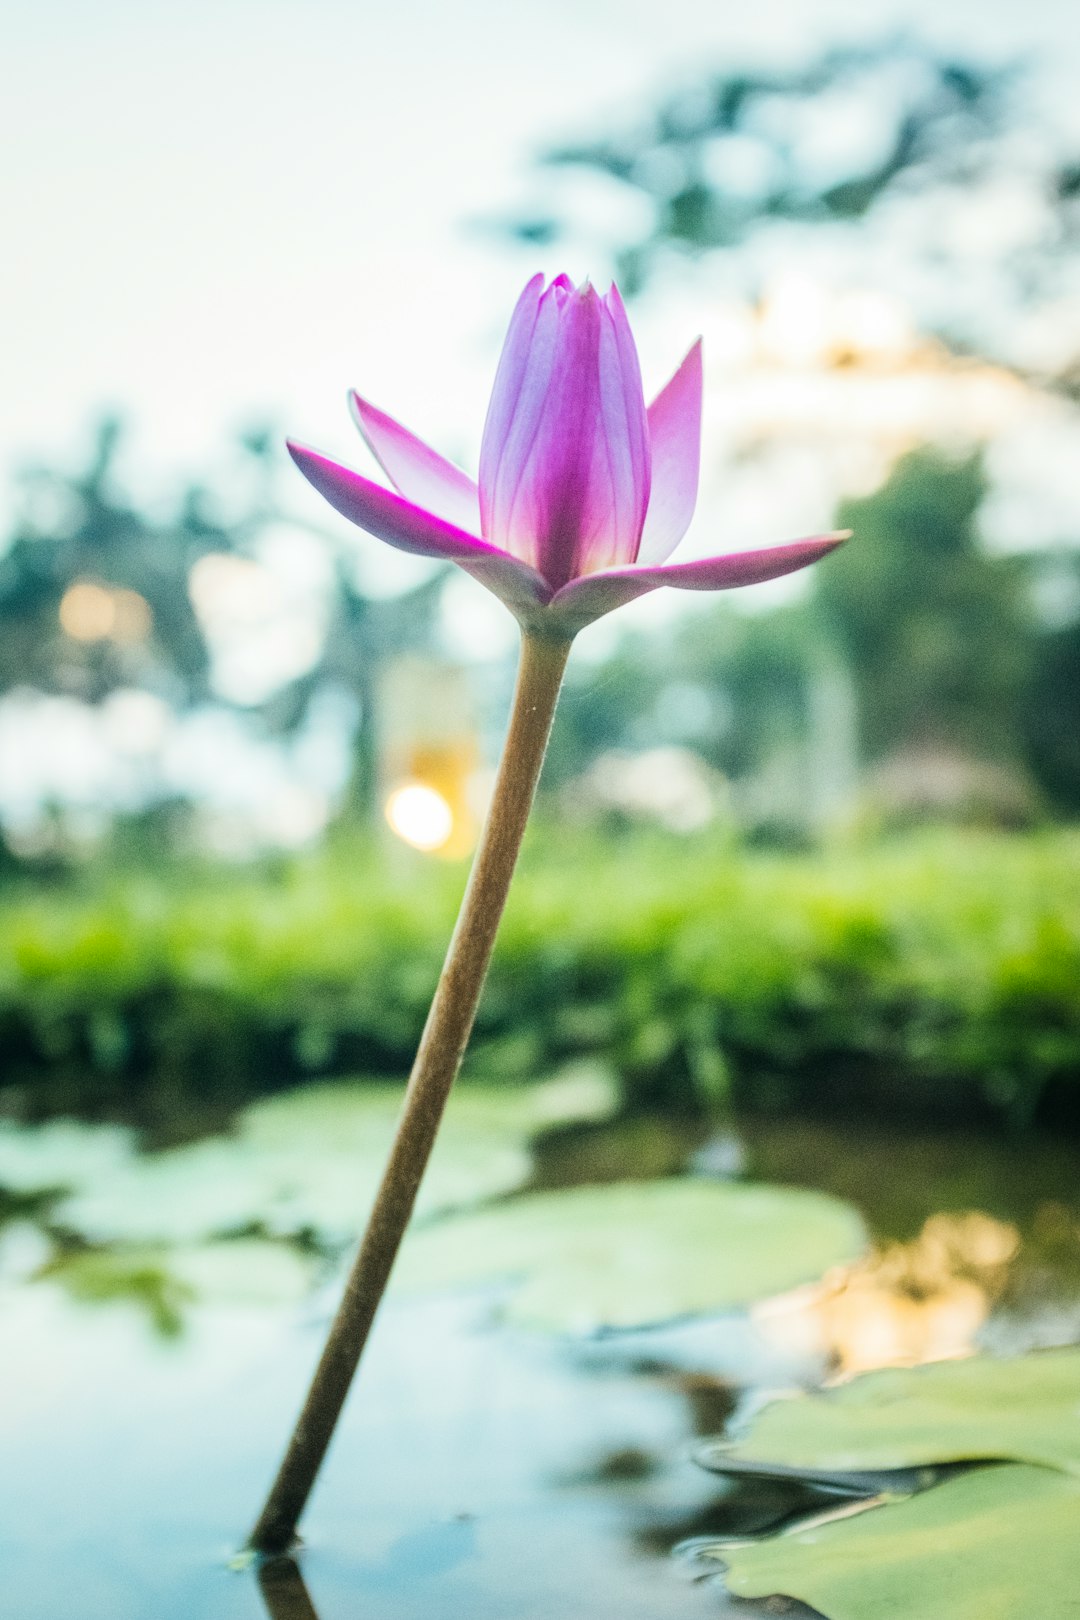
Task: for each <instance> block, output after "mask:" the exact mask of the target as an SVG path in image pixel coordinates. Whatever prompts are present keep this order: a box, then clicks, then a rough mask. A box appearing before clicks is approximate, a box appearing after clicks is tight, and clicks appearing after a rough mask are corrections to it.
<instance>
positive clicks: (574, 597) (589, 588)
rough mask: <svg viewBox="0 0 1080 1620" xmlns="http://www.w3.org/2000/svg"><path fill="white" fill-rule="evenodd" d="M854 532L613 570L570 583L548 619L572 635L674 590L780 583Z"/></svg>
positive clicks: (549, 609) (556, 598)
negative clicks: (651, 594)
mask: <svg viewBox="0 0 1080 1620" xmlns="http://www.w3.org/2000/svg"><path fill="white" fill-rule="evenodd" d="M849 533H850V531H849V530H843V531H839V532H837V533H835V534H820V535H814V536H813V537H811V538H810V539H807V540H791V541H789V542H788V544H787V545H783V546H767V547H765V548H764V549H762V550H760V551H733V552H729V553H728V554H727V555H725V556H723V557H704V558H702V559H701V561H699V562H685V563H667V564H665V565H664V566H662V567H659V568H609V569H607V570H606V571H605V572H604V573H602V574H589V575H587V576H586V577H585V578H584V579H575V580H571V581H570V583H569V584H568V585H564V586H563V588H562V590H560V591H556V593H555V595H554V596H553V597H552V599H551V601H550V603H549V604H548V607H547V610H546V615H545V616H550V618H551V619H552V620H556V619H557V620H558V622H559V625H560V626H565V628H566V631H567V633H568V634H570V635H575V634H576V633H577V631H579V630H581V629H584V627H585V625H587V624H591V623H592V621H593V620H594V619H599V618H601V617H602V616H603V615H604V614H605V613H610V612H611V610H612V608H617V607H622V606H623V604H624V603H626V602H632V601H633V600H634V598H635V597H637V596H644V595H645V594H646V593H647V592H648V591H655V590H656V589H657V588H658V587H659V586H661V585H671V586H673V587H674V588H675V589H676V590H682V591H729V590H733V589H734V588H735V587H736V586H739V585H760V584H761V583H763V581H765V580H767V579H779V578H780V576H781V575H782V574H793V573H794V572H795V571H796V569H799V568H806V567H807V566H808V565H809V564H810V563H813V562H817V561H818V559H819V558H821V557H825V556H827V555H828V553H829V552H830V551H833V550H835V548H836V547H837V546H838V545H840V544H842V542H843V541H844V540H846V539H847V538H848V535H849Z"/></svg>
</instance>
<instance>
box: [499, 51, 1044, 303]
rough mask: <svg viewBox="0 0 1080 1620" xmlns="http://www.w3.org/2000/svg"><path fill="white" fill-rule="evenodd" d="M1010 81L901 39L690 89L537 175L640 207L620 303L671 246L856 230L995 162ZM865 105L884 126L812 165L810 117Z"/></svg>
mask: <svg viewBox="0 0 1080 1620" xmlns="http://www.w3.org/2000/svg"><path fill="white" fill-rule="evenodd" d="M1014 77H1015V75H1014V74H1013V73H1010V72H1008V71H1006V70H1002V69H989V68H985V67H981V66H975V65H973V64H971V63H961V62H957V61H955V60H953V59H950V58H943V57H935V56H934V55H933V54H932V53H931V52H929V51H927V50H924V49H922V48H920V47H918V46H917V45H915V44H913V43H911V42H909V41H906V40H903V39H893V40H886V41H884V42H881V43H876V44H869V45H846V46H841V47H837V48H834V49H830V50H826V51H823V52H821V53H820V55H818V56H817V58H816V59H814V60H812V61H810V62H809V63H807V64H806V65H805V66H803V67H796V68H786V69H778V70H775V71H763V72H749V71H737V72H733V73H723V74H716V75H712V76H705V77H702V78H701V79H700V80H698V81H697V82H694V83H690V84H688V85H686V86H684V87H683V88H682V89H680V90H679V91H678V92H676V93H675V94H674V95H672V96H670V97H668V98H667V99H666V100H665V101H663V102H662V103H661V104H660V106H659V107H658V108H657V110H656V112H655V113H654V114H653V115H652V116H651V117H646V118H644V119H642V120H640V121H638V122H637V123H636V124H632V125H629V124H628V125H627V127H626V128H624V129H622V130H620V131H619V132H617V133H616V134H613V135H607V136H601V137H599V138H598V139H594V140H583V141H570V142H563V143H559V144H557V145H554V146H552V147H551V148H549V149H548V150H547V151H546V152H545V153H544V154H543V155H542V157H541V163H542V165H544V166H545V167H547V168H549V169H555V170H558V169H569V168H576V169H583V170H587V171H592V172H593V173H596V174H600V175H604V176H606V177H608V178H610V179H612V180H615V181H618V182H620V183H621V184H622V185H625V186H627V187H629V188H631V189H632V190H633V191H634V192H635V193H637V194H638V196H640V197H641V198H642V199H643V200H645V201H646V202H647V204H648V211H649V213H650V215H651V222H650V225H649V227H648V229H647V230H646V232H645V233H644V234H643V235H642V236H640V237H639V239H638V240H637V241H635V242H631V243H626V244H620V246H619V249H618V255H617V256H618V265H619V275H620V279H621V281H622V283H623V286H624V289H625V290H627V291H629V292H634V291H637V290H638V289H639V288H640V287H641V286H642V285H643V283H644V282H645V281H646V280H647V279H648V278H649V276H650V275H651V274H652V273H653V272H654V270H655V269H656V267H657V261H658V260H659V258H660V257H661V256H662V255H663V254H664V253H665V252H666V251H667V250H668V249H669V248H670V247H672V246H675V247H677V248H680V249H683V250H685V251H690V252H695V253H698V252H702V251H708V250H710V249H716V248H732V247H736V246H738V245H740V244H742V243H744V242H746V241H747V240H748V238H749V237H751V236H752V235H753V234H754V233H755V232H756V231H758V230H760V229H761V227H762V226H763V225H766V224H768V223H770V222H775V221H788V222H794V223H797V224H802V225H812V226H820V225H822V224H825V223H828V222H830V221H831V222H849V221H852V220H860V219H862V218H864V217H865V216H866V215H867V214H868V213H870V211H871V210H872V209H874V208H875V207H876V206H878V205H879V204H881V203H883V202H884V201H885V200H886V199H887V198H888V197H889V196H890V195H891V194H895V193H898V192H899V191H900V190H902V189H903V188H907V187H910V186H911V185H912V184H913V183H914V184H917V185H918V186H919V187H921V188H928V187H929V186H931V185H936V184H942V183H946V182H954V181H960V180H963V182H964V183H965V184H970V183H971V182H972V179H973V178H974V177H975V176H976V175H980V176H981V175H982V174H984V173H985V172H986V168H987V165H988V164H989V163H990V162H992V161H993V158H994V156H995V155H996V154H995V153H994V151H993V149H992V146H991V145H989V144H988V142H989V138H990V137H993V136H996V135H1000V133H1001V132H1002V130H1003V129H1004V128H1005V127H1006V126H1007V123H1008V117H1009V114H1008V102H1007V92H1008V90H1009V88H1010V86H1011V84H1012V82H1013V80H1014ZM883 92H884V93H883ZM867 99H869V100H871V101H872V102H875V103H876V104H877V108H878V110H879V112H883V114H884V116H885V120H886V121H885V123H884V125H883V127H882V129H881V130H880V131H879V133H878V135H877V139H876V140H867V139H865V138H864V139H861V140H860V139H858V138H856V139H855V140H852V141H850V142H849V143H848V145H847V150H846V151H843V152H841V153H837V152H836V151H835V150H833V149H831V147H830V149H828V150H826V151H825V152H824V153H823V149H822V141H821V139H820V135H821V131H822V126H823V118H827V116H828V114H829V113H830V112H836V113H838V114H839V115H840V116H841V118H842V117H843V115H844V113H845V111H850V108H851V105H852V104H853V103H858V102H859V101H862V102H864V103H865V102H866V101H867ZM1071 175H1072V168H1071V167H1070V166H1069V165H1064V166H1062V168H1061V169H1060V171H1058V172H1057V173H1056V174H1055V182H1056V184H1057V185H1058V187H1059V189H1060V190H1061V194H1062V196H1063V197H1064V196H1065V194H1066V193H1068V191H1069V184H1070V177H1071ZM510 228H511V230H512V231H513V233H514V234H515V235H516V236H518V237H519V238H520V239H522V240H524V241H532V242H547V241H550V240H553V239H555V238H556V237H558V236H560V235H562V234H564V231H565V225H564V221H563V219H562V218H561V217H560V215H559V213H558V212H557V211H555V212H552V211H547V212H537V213H535V214H533V215H529V216H521V217H518V218H517V219H516V220H513V221H512V222H511V224H510Z"/></svg>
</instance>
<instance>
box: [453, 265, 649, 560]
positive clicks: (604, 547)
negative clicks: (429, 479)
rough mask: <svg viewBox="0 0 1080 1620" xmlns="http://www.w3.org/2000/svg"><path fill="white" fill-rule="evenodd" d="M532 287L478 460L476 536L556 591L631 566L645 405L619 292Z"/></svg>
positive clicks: (640, 512) (644, 471)
mask: <svg viewBox="0 0 1080 1620" xmlns="http://www.w3.org/2000/svg"><path fill="white" fill-rule="evenodd" d="M533 289H534V283H532V282H530V284H529V287H528V288H526V294H525V295H523V299H522V302H521V303H519V305H518V309H517V310H516V311H515V315H514V320H513V321H512V322H511V330H510V334H509V336H508V338H507V343H506V348H505V350H504V352H503V359H502V361H501V362H500V365H499V372H498V376H497V377H496V382H495V390H494V392H493V395H492V405H491V409H490V411H489V416H488V423H487V425H486V426H485V429H484V443H483V447H482V449H481V453H480V506H481V512H482V514H483V532H484V535H485V536H486V537H487V538H489V539H491V540H493V541H495V542H496V543H497V544H500V545H502V546H504V547H505V548H506V550H508V551H511V552H513V554H514V555H515V556H519V557H523V558H525V559H526V560H527V561H529V562H531V563H532V564H533V565H534V567H536V568H537V569H538V570H539V571H540V573H541V574H543V576H544V578H545V579H547V580H548V582H549V583H550V584H551V585H553V586H556V587H557V586H559V585H563V584H565V583H566V582H567V581H568V580H570V579H573V578H574V577H575V575H577V574H579V573H582V572H585V571H590V570H593V569H596V568H598V567H603V566H605V565H610V564H612V563H616V564H617V563H619V562H629V561H631V560H632V559H633V558H634V556H636V554H637V546H638V540H639V539H640V536H641V525H642V523H643V522H644V516H645V507H646V504H647V501H648V492H649V484H648V479H649V448H648V437H647V429H646V423H645V403H644V399H643V397H642V392H641V377H640V372H639V371H638V365H637V353H636V351H635V349H634V345H633V339H632V337H631V336H630V329H629V326H628V325H627V323H626V316H625V312H624V311H623V309H622V305H621V302H620V301H619V298H618V293H615V295H614V299H612V298H611V295H610V294H609V297H608V299H605V300H601V299H600V298H599V297H598V296H597V294H596V292H595V291H594V290H593V289H592V288H591V287H588V286H586V287H584V288H581V289H579V290H576V291H575V290H572V289H568V287H567V286H566V285H564V278H561V279H560V281H558V282H555V283H553V284H552V286H551V287H549V288H548V289H547V291H546V292H544V293H542V294H541V295H540V297H539V299H538V300H537V301H536V303H535V307H534V305H533V302H532V300H533V297H534V291H533Z"/></svg>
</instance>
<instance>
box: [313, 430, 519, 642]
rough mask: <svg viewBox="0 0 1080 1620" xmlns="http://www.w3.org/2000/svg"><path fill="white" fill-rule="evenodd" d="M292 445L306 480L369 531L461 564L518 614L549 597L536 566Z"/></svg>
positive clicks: (406, 547) (420, 553) (425, 554)
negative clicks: (534, 567)
mask: <svg viewBox="0 0 1080 1620" xmlns="http://www.w3.org/2000/svg"><path fill="white" fill-rule="evenodd" d="M288 449H289V454H290V455H291V456H292V458H293V460H294V461H295V463H296V465H297V466H298V467H299V469H300V471H301V472H302V473H303V475H304V477H305V478H306V479H307V480H308V483H310V484H312V485H314V487H315V488H316V489H317V490H318V492H319V494H320V495H322V496H323V497H324V498H325V499H326V500H327V501H329V503H330V505H331V506H332V507H333V508H334V509H335V511H338V512H340V513H341V515H342V517H346V518H348V519H349V521H350V523H355V524H357V526H358V527H359V528H361V529H364V530H366V531H367V533H368V534H373V535H375V536H376V538H377V539H379V540H385V541H386V542H387V544H388V545H391V546H396V547H397V549H398V550H399V551H409V552H412V553H414V554H415V555H416V556H419V557H438V558H442V559H444V560H445V561H447V562H455V563H459V564H460V566H461V567H462V568H464V569H465V570H466V572H467V573H470V574H471V575H472V576H473V578H474V579H476V580H478V581H479V582H480V584H481V585H486V586H487V588H488V590H489V591H493V592H494V594H495V595H496V596H498V597H499V598H500V599H501V600H502V601H503V602H505V603H506V606H507V607H508V608H509V609H510V610H511V612H512V613H514V614H516V615H517V616H518V617H521V616H522V615H523V614H524V615H526V616H529V615H532V614H535V612H536V609H537V607H538V606H542V605H543V604H544V603H546V602H547V601H549V600H550V597H551V587H550V586H549V585H548V584H547V583H546V582H545V581H544V580H543V579H541V577H540V575H539V574H538V573H536V571H535V569H532V568H530V567H529V566H528V565H527V564H526V563H523V562H521V561H519V559H518V558H517V557H511V556H510V555H509V554H508V553H507V552H505V551H500V550H499V548H498V547H497V546H489V545H488V544H487V542H486V541H484V540H479V539H477V537H476V536H475V535H472V534H469V533H467V532H466V531H465V530H464V529H459V528H458V527H456V525H454V524H452V523H447V522H445V520H444V519H443V518H440V517H437V516H436V515H435V514H434V513H433V512H426V511H424V509H423V508H422V507H419V506H414V505H413V504H412V502H411V501H407V500H405V499H404V498H403V497H402V496H401V495H395V494H394V493H393V491H392V490H389V489H384V488H383V486H382V485H381V484H375V483H372V481H371V479H370V478H364V477H362V476H361V474H360V473H356V472H353V471H352V470H351V469H350V468H348V467H342V466H341V465H340V464H339V463H338V462H336V461H331V460H330V459H329V458H328V457H327V456H323V455H320V454H319V452H318V451H317V450H310V449H308V448H307V447H306V446H305V445H301V444H295V443H293V441H292V440H289V441H288Z"/></svg>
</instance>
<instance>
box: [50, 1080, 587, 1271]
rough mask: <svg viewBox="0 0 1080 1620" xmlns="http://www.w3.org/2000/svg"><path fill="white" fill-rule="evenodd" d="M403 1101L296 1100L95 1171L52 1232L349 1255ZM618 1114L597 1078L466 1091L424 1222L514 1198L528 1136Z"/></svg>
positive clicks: (288, 1097)
mask: <svg viewBox="0 0 1080 1620" xmlns="http://www.w3.org/2000/svg"><path fill="white" fill-rule="evenodd" d="M403 1095H404V1087H403V1086H401V1085H388V1084H385V1083H379V1084H377V1083H372V1082H363V1083H351V1084H343V1083H338V1084H334V1085H319V1086H304V1087H301V1088H299V1089H297V1090H296V1091H292V1092H289V1093H286V1094H285V1095H283V1096H280V1097H274V1098H272V1099H270V1100H268V1101H265V1102H261V1103H257V1104H256V1105H255V1106H254V1107H252V1108H249V1109H248V1110H247V1111H246V1112H245V1113H244V1114H243V1115H242V1116H241V1118H240V1121H239V1123H238V1126H237V1131H236V1134H235V1135H233V1136H229V1137H215V1138H212V1139H211V1140H209V1141H204V1142H195V1143H192V1144H190V1145H189V1146H185V1147H181V1148H174V1149H172V1150H171V1151H169V1152H165V1153H156V1154H148V1155H144V1156H133V1155H132V1156H129V1157H128V1158H127V1159H126V1160H125V1161H121V1162H119V1163H116V1162H114V1161H112V1160H110V1161H109V1162H108V1164H107V1166H105V1165H103V1166H102V1168H101V1170H100V1171H96V1170H95V1169H94V1168H91V1170H90V1172H89V1173H88V1174H86V1175H84V1176H82V1177H79V1178H78V1181H77V1190H76V1191H75V1192H74V1193H73V1195H72V1196H71V1197H70V1198H68V1199H67V1200H65V1202H64V1203H63V1204H62V1205H61V1206H60V1208H59V1210H58V1218H59V1219H60V1220H61V1221H62V1222H63V1223H64V1224H65V1225H66V1226H69V1227H70V1228H72V1229H73V1230H74V1231H77V1232H79V1233H81V1234H82V1235H83V1236H85V1237H86V1238H88V1239H89V1240H90V1241H92V1242H94V1243H101V1242H109V1241H114V1240H116V1239H120V1240H123V1241H124V1242H159V1241H161V1242H174V1243H180V1242H194V1241H197V1240H199V1239H202V1238H205V1237H210V1236H213V1235H215V1234H220V1233H228V1232H239V1231H244V1230H248V1229H257V1230H259V1231H266V1232H269V1233H271V1234H273V1235H275V1236H283V1237H287V1236H293V1235H296V1234H300V1233H305V1232H313V1233H315V1234H317V1235H318V1236H319V1238H320V1239H322V1240H324V1241H328V1242H339V1241H348V1240H349V1239H351V1238H352V1237H353V1236H354V1235H355V1233H356V1231H357V1230H358V1228H359V1226H360V1224H361V1223H362V1221H363V1218H364V1216H365V1214H366V1212H367V1208H368V1205H369V1204H370V1201H371V1199H372V1197H373V1196H374V1192H375V1188H376V1187H377V1185H378V1182H379V1178H380V1176H381V1174H382V1170H383V1166H384V1164H385V1162H386V1155H387V1152H388V1150H389V1147H390V1142H391V1139H392V1137H393V1133H394V1127H395V1125H396V1123H397V1119H398V1115H399V1113H400V1111H401V1103H402V1097H403ZM614 1106H615V1092H614V1086H613V1084H612V1083H611V1082H610V1081H608V1080H607V1078H606V1076H604V1075H603V1074H600V1073H599V1072H597V1071H595V1070H591V1071H588V1072H584V1071H582V1072H580V1073H573V1074H567V1075H564V1076H562V1077H559V1078H556V1079H554V1080H551V1081H548V1082H544V1083H543V1084H540V1085H535V1086H528V1087H520V1088H508V1087H496V1086H482V1085H465V1086H463V1087H461V1088H460V1090H458V1091H456V1092H455V1094H454V1095H453V1096H452V1097H451V1100H450V1104H449V1107H448V1109H447V1114H446V1118H445V1120H444V1122H443V1126H442V1129H441V1131H440V1133H439V1139H438V1142H437V1143H436V1147H435V1152H434V1154H433V1156H432V1161H431V1165H430V1167H429V1170H428V1173H427V1175H426V1176H425V1178H424V1181H423V1184H422V1186H421V1189H420V1197H419V1200H418V1205H417V1211H418V1213H419V1214H425V1213H426V1214H430V1213H432V1212H433V1211H435V1210H441V1209H447V1208H451V1207H454V1206H458V1205H462V1204H468V1203H472V1202H475V1201H477V1200H478V1199H480V1198H485V1197H491V1196H493V1195H495V1194H498V1193H505V1192H510V1191H512V1190H514V1189H515V1188H517V1187H519V1186H521V1184H522V1182H523V1181H524V1180H525V1179H526V1178H527V1177H528V1175H529V1172H530V1169H531V1162H532V1161H531V1157H530V1154H529V1151H528V1141H529V1138H530V1136H531V1135H532V1134H533V1133H534V1132H536V1131H537V1130H540V1129H542V1128H543V1127H545V1126H546V1125H549V1124H551V1123H554V1122H555V1121H565V1120H570V1119H578V1118H588V1119H595V1118H597V1117H603V1116H604V1115H605V1114H607V1113H610V1112H611V1111H612V1109H613V1108H614ZM106 1169H107V1173H105V1172H106Z"/></svg>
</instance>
